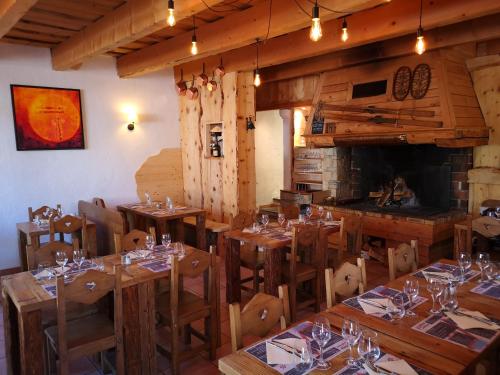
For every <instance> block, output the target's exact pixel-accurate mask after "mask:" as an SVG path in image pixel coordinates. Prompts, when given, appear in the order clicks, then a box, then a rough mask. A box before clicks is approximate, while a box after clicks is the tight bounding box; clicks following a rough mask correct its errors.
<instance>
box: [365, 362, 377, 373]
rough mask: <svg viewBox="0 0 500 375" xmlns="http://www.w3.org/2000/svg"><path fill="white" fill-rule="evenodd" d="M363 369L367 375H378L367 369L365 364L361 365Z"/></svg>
mask: <svg viewBox="0 0 500 375" xmlns="http://www.w3.org/2000/svg"><path fill="white" fill-rule="evenodd" d="M363 368H364V369H365V371H366V373H367V374H368V375H379V374H378V372H375V371H373V370H372V369H371V368H369V367H368V365H367V364H366V363H363Z"/></svg>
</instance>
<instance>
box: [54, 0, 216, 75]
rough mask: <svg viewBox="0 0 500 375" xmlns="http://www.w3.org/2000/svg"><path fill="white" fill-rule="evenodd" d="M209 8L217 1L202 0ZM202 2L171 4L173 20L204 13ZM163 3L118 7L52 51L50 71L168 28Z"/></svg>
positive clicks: (153, 0) (135, 1) (134, 1)
mask: <svg viewBox="0 0 500 375" xmlns="http://www.w3.org/2000/svg"><path fill="white" fill-rule="evenodd" d="M204 2H205V3H206V4H207V5H209V6H213V5H216V4H218V3H220V2H221V0H205V1H204ZM204 2H203V1H202V0H183V1H177V2H176V3H175V16H176V19H177V20H178V21H179V20H181V19H183V18H187V17H190V16H191V15H193V14H195V13H198V12H200V11H202V10H204V9H206V5H205V4H204ZM167 12H168V1H167V0H148V1H145V0H129V1H127V2H126V3H125V4H123V5H122V6H120V7H118V8H116V9H115V10H113V11H112V12H110V13H108V14H106V15H105V16H104V17H102V18H101V19H99V20H98V21H96V22H95V23H93V24H91V25H89V26H87V27H86V28H85V29H83V30H82V31H80V32H78V33H77V34H75V35H74V36H72V37H71V38H70V39H68V40H67V41H65V42H63V43H61V44H59V45H58V46H57V47H55V48H54V49H53V50H52V67H53V68H54V69H55V70H67V69H72V68H73V67H75V66H78V65H79V64H81V63H82V62H84V61H85V60H87V59H89V58H91V57H94V56H97V55H102V54H104V53H106V52H109V51H112V50H113V49H115V48H118V47H120V46H123V45H125V44H128V43H131V42H134V41H136V40H137V39H140V38H142V37H145V36H147V35H150V34H152V33H154V32H156V31H159V30H161V29H164V28H165V27H169V26H168V25H167Z"/></svg>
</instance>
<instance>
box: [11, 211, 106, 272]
mask: <svg viewBox="0 0 500 375" xmlns="http://www.w3.org/2000/svg"><path fill="white" fill-rule="evenodd" d="M16 230H17V239H18V247H19V262H20V264H21V267H22V268H21V269H22V270H23V271H27V270H28V260H27V257H26V246H27V245H33V246H35V247H40V237H41V236H46V235H48V234H49V225H48V224H47V225H37V224H35V223H33V222H31V221H25V222H21V223H17V224H16ZM87 237H88V239H87V240H88V251H89V254H90V255H91V256H94V255H97V228H96V225H95V223H94V222H93V221H91V220H87ZM81 243H82V240H81V238H80V244H81Z"/></svg>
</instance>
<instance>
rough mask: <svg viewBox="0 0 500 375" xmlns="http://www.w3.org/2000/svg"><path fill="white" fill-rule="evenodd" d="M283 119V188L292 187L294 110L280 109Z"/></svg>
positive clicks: (288, 188)
mask: <svg viewBox="0 0 500 375" xmlns="http://www.w3.org/2000/svg"><path fill="white" fill-rule="evenodd" d="M280 116H281V118H282V119H283V189H285V190H290V189H291V188H292V171H293V134H294V118H293V116H294V110H293V109H280Z"/></svg>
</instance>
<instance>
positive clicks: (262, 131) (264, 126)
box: [255, 110, 283, 206]
mask: <svg viewBox="0 0 500 375" xmlns="http://www.w3.org/2000/svg"><path fill="white" fill-rule="evenodd" d="M255 173H256V182H257V184H256V189H257V192H256V201H257V206H260V205H263V204H269V203H272V200H273V198H279V196H280V189H283V119H282V118H281V116H280V114H279V110H273V111H262V112H257V114H256V122H255Z"/></svg>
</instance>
